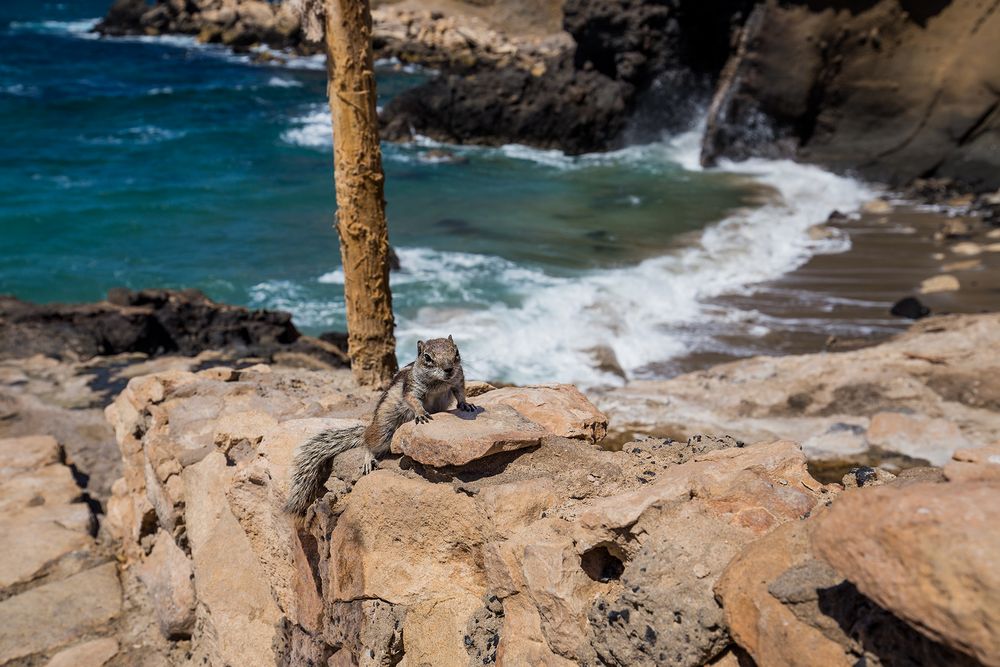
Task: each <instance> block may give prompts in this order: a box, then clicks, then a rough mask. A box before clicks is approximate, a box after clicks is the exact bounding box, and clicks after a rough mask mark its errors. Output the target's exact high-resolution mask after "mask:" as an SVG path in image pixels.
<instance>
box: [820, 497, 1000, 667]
mask: <svg viewBox="0 0 1000 667" xmlns="http://www.w3.org/2000/svg"><path fill="white" fill-rule="evenodd" d="M996 500H997V487H996V486H995V485H990V484H985V483H980V482H973V483H956V482H952V483H948V484H931V485H928V484H913V485H910V486H907V487H905V488H893V487H881V488H877V489H871V490H863V491H854V492H849V493H847V494H845V495H844V496H843V497H842V498H840V499H839V500H838V501H837V502H836V503H834V505H833V506H832V507H831V508H830V510H829V511H827V512H826V513H825V514H824V515H823V516H821V517H818V518H817V522H816V524H815V525H814V527H813V530H812V541H813V544H814V547H815V549H816V551H817V553H818V554H819V555H820V556H821V557H822V558H823V559H824V560H826V561H827V562H829V563H830V564H831V565H833V567H834V568H836V569H837V571H838V572H840V573H841V574H843V575H844V576H845V577H847V579H848V580H850V581H851V582H852V583H853V584H855V585H856V586H857V587H858V589H859V590H860V591H861V592H862V593H864V594H865V595H866V596H868V597H870V598H871V599H872V600H874V601H875V602H877V603H878V604H879V605H881V606H882V607H884V608H886V609H887V610H889V611H890V612H892V613H893V614H895V615H896V616H898V617H899V618H901V619H903V620H904V621H906V622H908V623H910V624H911V625H913V627H915V628H917V629H918V630H920V632H922V633H924V634H926V635H927V636H928V637H931V638H932V639H934V640H937V641H940V642H941V643H943V644H945V645H947V646H950V647H953V648H955V649H957V650H959V651H961V652H963V653H967V654H969V655H973V656H975V657H976V658H977V659H978V660H980V661H981V662H982V663H983V664H985V665H997V664H1000V644H998V642H1000V607H998V606H997V605H996V600H997V599H1000V570H998V568H997V567H996V562H995V559H996V554H997V553H1000V528H998V527H1000V504H998V503H997V502H996ZM860 516H863V517H864V521H858V517H860Z"/></svg>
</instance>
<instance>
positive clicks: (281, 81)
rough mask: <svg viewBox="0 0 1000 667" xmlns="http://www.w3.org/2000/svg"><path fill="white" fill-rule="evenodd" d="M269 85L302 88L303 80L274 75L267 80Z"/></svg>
mask: <svg viewBox="0 0 1000 667" xmlns="http://www.w3.org/2000/svg"><path fill="white" fill-rule="evenodd" d="M267 85H269V86H271V87H272V88H301V87H302V82H301V81H296V80H295V79H289V78H288V77H284V76H272V77H271V78H270V79H268V80H267Z"/></svg>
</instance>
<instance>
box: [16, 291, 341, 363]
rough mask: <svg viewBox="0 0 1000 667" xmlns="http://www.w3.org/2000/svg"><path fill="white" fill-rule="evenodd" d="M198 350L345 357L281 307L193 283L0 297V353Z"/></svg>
mask: <svg viewBox="0 0 1000 667" xmlns="http://www.w3.org/2000/svg"><path fill="white" fill-rule="evenodd" d="M206 350H212V351H216V352H222V353H228V355H230V357H231V358H232V360H234V361H235V360H236V359H239V358H246V357H256V358H258V360H260V359H263V360H266V361H274V360H279V361H283V362H284V363H288V362H290V361H292V359H293V358H295V357H300V358H301V362H302V363H304V364H306V365H310V364H312V365H316V364H320V365H322V366H323V367H327V368H330V367H340V366H344V365H346V364H347V356H346V354H345V353H344V352H343V351H341V350H340V349H339V348H337V347H336V346H334V345H332V344H330V343H327V342H325V341H322V340H319V339H315V338H311V337H308V336H303V335H302V334H301V333H299V331H298V330H297V329H296V328H295V325H293V324H292V316H291V315H290V314H288V313H283V312H278V311H267V310H249V309H247V308H242V307H239V306H228V305H225V304H220V303H216V302H214V301H212V300H211V299H209V298H208V297H206V296H205V295H204V294H202V293H201V292H199V291H198V290H183V291H175V290H140V291H129V290H125V289H113V290H111V291H110V292H109V293H108V299H107V300H106V301H101V302H97V303H87V304H79V305H66V304H35V303H29V302H26V301H20V300H18V299H16V298H14V297H10V296H5V297H0V359H11V358H23V357H30V356H32V355H36V354H41V355H46V356H50V357H55V358H57V359H70V360H73V359H84V360H85V359H89V358H91V357H94V356H98V355H102V356H110V355H117V354H123V353H143V354H146V355H151V356H155V355H162V354H180V355H185V356H194V355H197V354H198V353H200V352H203V351H206Z"/></svg>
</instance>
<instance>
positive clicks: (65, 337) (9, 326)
mask: <svg viewBox="0 0 1000 667" xmlns="http://www.w3.org/2000/svg"><path fill="white" fill-rule="evenodd" d="M166 6H167V5H157V8H165V7H166ZM204 350H228V351H229V352H230V354H231V355H233V356H235V357H253V356H256V357H262V358H265V359H270V358H272V357H273V356H274V355H275V354H277V353H281V352H300V353H303V354H305V355H310V356H313V357H314V358H316V359H318V360H319V361H321V362H323V363H324V364H326V367H328V368H329V367H340V366H344V365H346V355H345V354H344V353H343V352H342V351H340V350H338V349H336V348H334V347H333V346H332V345H329V344H326V343H323V342H322V341H319V340H317V339H314V338H310V337H308V336H302V335H301V334H300V333H299V331H298V330H297V329H296V328H295V326H294V325H293V324H292V321H291V315H289V314H288V313H281V312H270V311H265V310H248V309H246V308H240V307H237V306H227V305H223V304H217V303H215V302H213V301H211V300H210V299H208V298H207V297H206V296H205V295H204V294H202V293H201V292H198V291H197V290H183V291H173V290H140V291H137V292H131V291H128V290H124V289H114V290H111V291H110V292H109V293H108V300H107V301H105V302H99V303H91V304H80V305H60V304H32V303H27V302H24V301H19V300H17V299H15V298H13V297H0V359H7V358H24V357H28V356H31V355H33V354H44V355H47V356H52V357H56V358H63V359H65V358H81V359H89V358H92V357H94V356H98V355H105V356H106V355H115V354H122V353H126V352H142V353H144V354H148V355H151V356H156V355H162V354H164V353H176V354H181V355H186V356H194V355H196V354H198V353H200V352H202V351H204Z"/></svg>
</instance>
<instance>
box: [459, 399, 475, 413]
mask: <svg viewBox="0 0 1000 667" xmlns="http://www.w3.org/2000/svg"><path fill="white" fill-rule="evenodd" d="M458 409H459V410H461V411H462V412H475V411H476V410H477V408H476V406H474V405H473V404H472V403H466V402H464V401H463V402H461V403H459V404H458Z"/></svg>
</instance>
